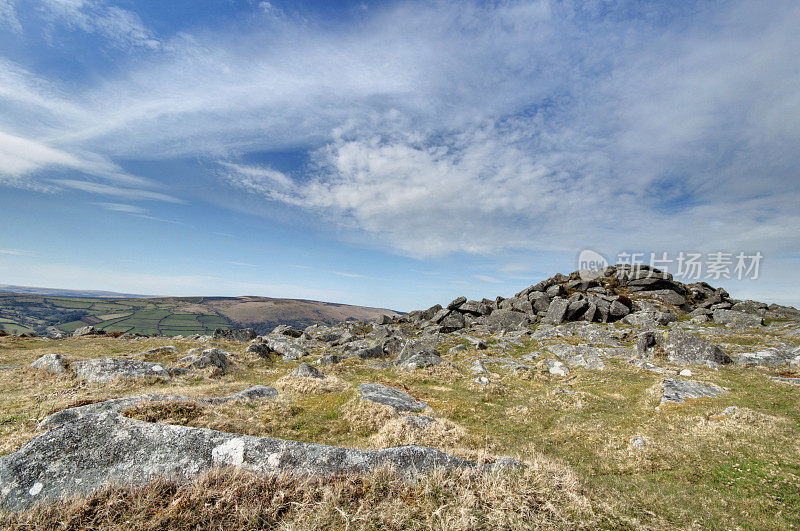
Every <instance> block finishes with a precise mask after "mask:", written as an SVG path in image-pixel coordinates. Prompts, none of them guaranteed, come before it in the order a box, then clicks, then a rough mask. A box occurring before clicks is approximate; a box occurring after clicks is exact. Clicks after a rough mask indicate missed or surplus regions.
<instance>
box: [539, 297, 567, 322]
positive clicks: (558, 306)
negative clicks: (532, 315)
mask: <svg viewBox="0 0 800 531" xmlns="http://www.w3.org/2000/svg"><path fill="white" fill-rule="evenodd" d="M568 308H569V301H568V300H567V299H562V298H561V297H556V298H554V299H553V300H552V301H551V302H550V306H549V307H548V308H547V313H546V314H545V316H544V317H543V318H542V323H545V324H551V325H557V324H561V323H562V322H563V321H564V318H565V316H566V314H567V309H568Z"/></svg>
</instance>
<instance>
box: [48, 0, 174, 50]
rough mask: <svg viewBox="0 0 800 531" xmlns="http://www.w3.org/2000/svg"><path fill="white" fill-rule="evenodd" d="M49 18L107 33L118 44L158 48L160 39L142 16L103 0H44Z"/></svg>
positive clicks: (97, 32)
mask: <svg viewBox="0 0 800 531" xmlns="http://www.w3.org/2000/svg"><path fill="white" fill-rule="evenodd" d="M40 6H41V8H42V9H43V10H44V11H45V14H46V16H47V18H48V19H50V20H51V21H52V22H54V23H60V24H63V25H65V26H67V27H69V28H73V29H79V30H81V31H84V32H86V33H95V34H97V35H100V36H101V37H104V38H105V39H107V40H108V41H109V42H111V43H112V44H113V45H114V46H116V47H118V48H131V47H134V48H136V47H144V48H157V47H158V46H159V45H160V42H159V40H158V39H157V37H156V36H155V35H154V34H153V32H152V31H150V30H149V29H147V28H146V27H145V26H144V25H143V24H142V21H141V19H140V18H139V16H138V15H137V14H136V13H134V12H132V11H128V10H126V9H122V8H120V7H118V6H115V5H109V4H108V3H107V2H104V1H102V0H41V1H40Z"/></svg>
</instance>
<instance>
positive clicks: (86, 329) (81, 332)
mask: <svg viewBox="0 0 800 531" xmlns="http://www.w3.org/2000/svg"><path fill="white" fill-rule="evenodd" d="M105 333H106V332H105V330H98V329H96V328H95V327H93V326H82V327H80V328H78V329H77V330H75V331H74V332H72V337H83V336H97V335H103V334H105Z"/></svg>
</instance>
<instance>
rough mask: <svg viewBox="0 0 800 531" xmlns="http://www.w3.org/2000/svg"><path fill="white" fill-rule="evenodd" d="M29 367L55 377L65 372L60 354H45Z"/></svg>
mask: <svg viewBox="0 0 800 531" xmlns="http://www.w3.org/2000/svg"><path fill="white" fill-rule="evenodd" d="M31 367H33V368H34V369H40V370H43V371H47V372H49V373H50V374H56V375H58V374H64V373H66V372H67V365H66V363H65V362H64V358H63V357H61V354H45V355H44V356H42V357H40V358H39V359H38V360H36V361H34V362H33V363H31Z"/></svg>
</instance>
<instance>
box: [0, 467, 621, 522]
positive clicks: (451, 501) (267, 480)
mask: <svg viewBox="0 0 800 531" xmlns="http://www.w3.org/2000/svg"><path fill="white" fill-rule="evenodd" d="M527 465H528V466H527V468H526V469H525V470H524V471H523V472H501V473H488V474H481V473H478V472H476V471H456V472H443V471H436V472H433V473H431V474H429V475H427V476H421V477H418V478H415V479H414V480H413V481H408V480H404V479H403V478H401V477H399V476H397V475H396V474H394V473H393V472H392V471H390V470H386V469H383V470H376V471H373V472H371V473H369V474H365V475H345V476H340V477H336V478H309V477H297V476H291V475H281V476H275V477H264V476H258V475H256V474H253V473H248V472H243V471H235V470H220V471H215V472H213V473H210V474H206V475H204V476H202V477H200V478H198V479H197V480H196V481H194V482H191V483H184V484H181V483H176V482H172V481H166V480H159V481H154V482H152V483H150V484H148V485H145V486H140V487H130V486H116V487H111V488H108V489H105V490H103V491H101V492H98V493H96V494H94V495H92V496H88V497H81V498H75V499H72V500H67V501H62V502H59V503H56V504H53V505H49V506H45V507H39V508H37V509H34V510H32V511H29V512H27V513H24V514H21V515H18V516H10V515H3V516H0V525H3V526H6V527H28V528H36V529H65V530H72V529H125V530H126V531H134V530H151V529H264V528H270V529H276V528H277V529H448V530H461V529H465V530H466V529H478V528H480V529H535V528H548V529H553V528H556V529H585V528H596V527H609V526H612V525H614V526H617V525H619V524H620V523H621V522H618V521H616V522H615V521H614V519H613V515H612V514H611V510H610V509H606V508H598V507H594V506H593V504H592V503H591V501H590V500H589V499H588V498H587V497H586V496H585V495H584V493H583V492H582V489H581V486H580V483H579V482H578V480H577V478H576V477H575V475H574V474H572V473H571V472H570V471H569V470H567V469H565V468H564V467H562V466H560V465H557V464H555V463H553V462H550V461H548V460H546V459H543V458H532V460H531V461H529V462H528V463H527ZM629 525H634V526H635V525H636V522H629Z"/></svg>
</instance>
